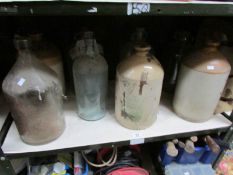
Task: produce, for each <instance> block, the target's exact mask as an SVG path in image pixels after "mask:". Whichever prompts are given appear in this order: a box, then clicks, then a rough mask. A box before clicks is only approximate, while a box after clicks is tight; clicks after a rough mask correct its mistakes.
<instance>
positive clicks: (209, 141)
mask: <svg viewBox="0 0 233 175" xmlns="http://www.w3.org/2000/svg"><path fill="white" fill-rule="evenodd" d="M205 142H206V143H207V145H208V147H209V148H210V149H211V151H213V152H214V153H216V154H218V153H219V152H220V150H221V149H220V147H219V145H218V144H217V143H216V142H215V141H214V139H212V138H211V137H210V136H206V137H205Z"/></svg>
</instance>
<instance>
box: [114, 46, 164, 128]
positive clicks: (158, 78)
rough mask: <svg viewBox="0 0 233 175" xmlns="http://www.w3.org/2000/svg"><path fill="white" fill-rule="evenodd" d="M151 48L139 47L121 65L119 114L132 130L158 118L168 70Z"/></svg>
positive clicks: (122, 122)
mask: <svg viewBox="0 0 233 175" xmlns="http://www.w3.org/2000/svg"><path fill="white" fill-rule="evenodd" d="M150 49H151V48H150V46H148V45H143V44H141V45H137V46H135V52H134V53H133V54H132V55H130V56H128V58H126V59H124V60H123V61H122V62H121V63H120V64H119V65H118V67H117V72H116V76H117V82H116V94H115V116H116V119H117V120H118V121H119V123H120V124H121V125H122V126H124V127H126V128H129V129H134V130H142V129H145V128H148V127H150V126H151V125H152V124H153V123H154V122H155V120H156V118H157V111H158V105H159V101H160V96H161V89H162V83H163V77H164V71H163V68H162V66H161V65H160V63H159V61H158V60H157V59H156V58H155V57H154V56H153V55H151V54H150V53H149V51H150Z"/></svg>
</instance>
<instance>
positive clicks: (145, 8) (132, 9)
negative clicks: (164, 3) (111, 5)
mask: <svg viewBox="0 0 233 175" xmlns="http://www.w3.org/2000/svg"><path fill="white" fill-rule="evenodd" d="M149 12H150V4H149V3H128V6H127V15H139V14H142V13H149Z"/></svg>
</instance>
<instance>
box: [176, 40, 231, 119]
mask: <svg viewBox="0 0 233 175" xmlns="http://www.w3.org/2000/svg"><path fill="white" fill-rule="evenodd" d="M218 47H219V43H217V42H214V41H208V42H206V45H205V46H204V47H203V48H201V49H199V50H197V51H195V52H193V53H192V54H190V55H189V56H188V57H187V58H186V59H185V60H184V61H183V63H182V65H181V68H180V72H179V75H178V82H177V86H176V90H175V96H174V99H173V107H174V110H175V112H176V113H177V114H178V115H179V116H180V117H182V118H184V119H186V120H188V121H191V122H204V121H207V120H209V119H210V118H212V117H213V115H214V111H215V109H216V106H217V104H218V102H219V99H220V96H221V94H222V92H223V89H224V86H225V84H226V81H227V78H228V75H229V73H230V71H231V66H230V64H229V63H228V61H227V59H226V58H225V57H224V56H223V55H222V54H221V53H220V52H219V50H218Z"/></svg>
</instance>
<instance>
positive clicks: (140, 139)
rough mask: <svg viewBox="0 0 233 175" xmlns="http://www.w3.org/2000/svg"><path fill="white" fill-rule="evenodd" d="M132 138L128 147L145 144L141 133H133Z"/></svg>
mask: <svg viewBox="0 0 233 175" xmlns="http://www.w3.org/2000/svg"><path fill="white" fill-rule="evenodd" d="M132 138H133V139H131V140H130V145H137V144H143V143H144V142H145V139H144V138H143V135H142V133H134V134H133V136H132Z"/></svg>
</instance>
